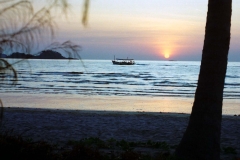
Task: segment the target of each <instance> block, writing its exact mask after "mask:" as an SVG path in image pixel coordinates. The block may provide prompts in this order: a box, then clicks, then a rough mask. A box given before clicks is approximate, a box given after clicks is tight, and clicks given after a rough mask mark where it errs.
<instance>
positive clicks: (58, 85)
mask: <svg viewBox="0 0 240 160" xmlns="http://www.w3.org/2000/svg"><path fill="white" fill-rule="evenodd" d="M8 61H9V62H10V63H12V64H14V65H13V67H14V68H15V70H16V71H17V75H18V79H17V81H12V74H11V73H10V72H8V73H7V75H6V76H5V77H4V79H2V80H1V81H0V83H1V88H0V92H2V93H29V94H70V95H71V94H72V95H105V96H112V95H114V96H149V97H183V98H189V97H190V98H193V97H194V94H195V90H196V87H197V80H198V75H199V69H200V61H140V60H136V64H135V65H128V66H122V65H113V64H112V62H111V60H23V61H21V62H18V61H19V60H17V59H8ZM16 62H17V63H16ZM2 78H3V77H2ZM13 82H15V83H13ZM224 98H225V99H239V98H240V62H228V69H227V74H226V79H225V88H224Z"/></svg>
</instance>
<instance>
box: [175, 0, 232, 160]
mask: <svg viewBox="0 0 240 160" xmlns="http://www.w3.org/2000/svg"><path fill="white" fill-rule="evenodd" d="M231 14H232V0H209V2H208V13H207V23H206V28H205V40H204V46H203V51H202V61H201V68H200V74H199V79H198V86H197V89H196V93H195V100H194V104H193V107H192V113H191V116H190V120H189V124H188V127H187V129H186V132H185V133H184V136H183V138H182V140H181V142H180V144H179V146H178V148H177V149H176V156H177V157H179V158H182V159H194V160H198V159H201V160H218V159H220V136H221V120H222V101H223V88H224V80H225V75H226V70H227V56H228V50H229V44H230V28H231Z"/></svg>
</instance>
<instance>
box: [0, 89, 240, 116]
mask: <svg viewBox="0 0 240 160" xmlns="http://www.w3.org/2000/svg"><path fill="white" fill-rule="evenodd" d="M0 99H1V100H2V103H3V105H4V107H20V108H38V109H41V108H42V109H60V110H62V109H63V110H96V111H120V112H121V111H125V112H166V113H185V114H190V113H191V110H192V105H193V101H194V98H185V97H148V96H102V95H99V96H98V95H93V96H92V95H72V94H29V93H1V96H0ZM239 104H240V100H239V99H224V100H223V115H240V110H239Z"/></svg>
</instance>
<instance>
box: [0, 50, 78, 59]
mask: <svg viewBox="0 0 240 160" xmlns="http://www.w3.org/2000/svg"><path fill="white" fill-rule="evenodd" d="M0 58H21V59H74V58H66V57H64V56H62V55H61V54H60V53H59V52H56V51H52V50H45V51H42V52H40V54H39V55H36V56H34V55H31V54H25V53H19V52H14V53H12V54H11V55H5V54H1V55H0Z"/></svg>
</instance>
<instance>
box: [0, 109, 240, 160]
mask: <svg viewBox="0 0 240 160" xmlns="http://www.w3.org/2000/svg"><path fill="white" fill-rule="evenodd" d="M188 118H189V115H188V114H171V113H153V112H144V113H143V112H116V111H115V112H109V111H86V110H85V111H80V110H78V111H76V110H55V109H23V108H5V110H4V119H3V126H2V130H5V131H6V130H8V131H12V133H14V134H20V135H22V136H23V137H26V138H32V139H33V140H44V141H48V142H51V143H54V144H60V145H61V144H64V143H66V142H68V141H69V140H80V139H82V138H88V137H98V138H100V139H103V140H108V139H110V138H114V139H117V140H122V139H123V140H127V141H143V142H144V141H145V142H146V141H148V140H152V141H159V142H167V143H168V144H169V145H177V144H178V143H179V141H180V139H181V137H182V135H183V133H184V131H185V129H186V126H187V123H188ZM239 125H240V117H239V116H223V122H222V138H221V147H232V148H235V149H236V151H237V153H238V154H237V155H225V154H223V153H222V156H221V157H222V159H228V158H229V156H230V157H235V156H238V157H239V155H240V154H239V153H240V146H239V144H240V139H239V135H240V129H239ZM224 157H225V158H224Z"/></svg>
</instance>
